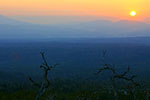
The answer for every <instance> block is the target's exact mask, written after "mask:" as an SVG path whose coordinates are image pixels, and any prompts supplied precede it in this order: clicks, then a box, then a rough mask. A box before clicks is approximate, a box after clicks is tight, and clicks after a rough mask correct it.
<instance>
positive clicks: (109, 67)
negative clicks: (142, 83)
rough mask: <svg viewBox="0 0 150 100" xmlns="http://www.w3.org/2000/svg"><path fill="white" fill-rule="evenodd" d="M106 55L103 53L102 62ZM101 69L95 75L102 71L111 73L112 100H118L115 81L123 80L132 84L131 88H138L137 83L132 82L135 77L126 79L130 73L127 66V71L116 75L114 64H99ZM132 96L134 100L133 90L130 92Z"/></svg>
mask: <svg viewBox="0 0 150 100" xmlns="http://www.w3.org/2000/svg"><path fill="white" fill-rule="evenodd" d="M105 55H106V50H105V51H104V52H103V56H102V57H103V60H104V56H105ZM101 66H102V68H100V69H99V70H98V72H97V74H100V73H101V72H102V71H105V70H108V71H111V72H112V76H111V77H110V80H111V83H112V87H113V92H114V100H118V89H117V84H116V80H117V79H121V80H125V81H128V82H130V83H132V85H133V87H136V86H139V84H138V83H136V82H135V81H134V78H135V77H136V76H135V75H132V76H131V77H128V76H127V74H128V73H129V71H130V67H129V66H128V68H127V70H126V71H125V72H123V73H118V72H117V71H116V69H115V67H116V66H115V65H114V64H107V63H104V64H101ZM132 95H133V98H134V100H136V95H135V91H134V88H133V90H132Z"/></svg>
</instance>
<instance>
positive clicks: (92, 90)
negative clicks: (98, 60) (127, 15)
mask: <svg viewBox="0 0 150 100" xmlns="http://www.w3.org/2000/svg"><path fill="white" fill-rule="evenodd" d="M105 54H106V52H103V58H104V56H105ZM41 56H42V59H43V63H42V64H41V66H40V68H41V69H42V70H43V71H44V75H43V78H42V81H40V82H39V81H34V80H33V79H32V78H31V77H29V81H30V83H32V86H33V87H31V85H29V83H23V84H22V85H16V84H15V83H14V84H3V85H2V84H1V85H0V86H1V87H0V100H150V90H149V86H144V85H141V83H138V82H136V81H135V78H136V76H135V75H127V74H128V73H129V71H130V67H128V69H127V70H126V71H124V72H123V73H119V72H117V70H116V69H115V65H114V64H108V63H105V62H104V59H102V61H103V63H102V65H101V68H100V69H99V70H98V72H96V73H95V75H98V74H100V73H102V72H103V71H105V70H107V71H110V72H111V73H112V74H111V75H110V80H109V81H106V82H105V84H104V82H102V81H103V80H99V81H97V82H95V80H80V79H78V80H74V79H72V80H62V79H56V80H51V81H49V80H48V73H49V71H51V70H52V69H53V68H55V67H56V65H57V64H55V65H52V66H51V65H49V64H48V63H47V61H46V58H45V56H44V53H43V52H41ZM93 74H94V73H93ZM106 83H107V84H106ZM17 84H18V83H17ZM20 84H21V83H20Z"/></svg>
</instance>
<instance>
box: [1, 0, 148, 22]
mask: <svg viewBox="0 0 150 100" xmlns="http://www.w3.org/2000/svg"><path fill="white" fill-rule="evenodd" d="M149 6H150V0H0V14H1V15H6V16H50V15H55V16H109V17H117V18H120V19H136V20H144V19H146V18H150V13H149V12H150V7H149ZM132 10H135V11H136V12H137V16H136V17H134V18H133V17H131V16H129V13H130V11H132Z"/></svg>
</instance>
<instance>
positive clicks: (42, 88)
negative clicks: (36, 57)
mask: <svg viewBox="0 0 150 100" xmlns="http://www.w3.org/2000/svg"><path fill="white" fill-rule="evenodd" d="M40 54H41V57H42V59H43V63H42V64H41V66H40V68H41V69H43V70H44V75H43V80H42V82H41V84H39V83H37V82H35V81H34V80H33V79H32V78H31V77H29V80H30V82H31V83H32V85H33V86H35V87H37V88H39V91H38V93H37V95H36V97H35V100H39V99H40V97H41V96H42V95H43V94H44V93H45V92H46V90H47V88H48V87H49V85H50V82H49V80H48V72H49V71H50V70H51V69H52V68H55V67H56V65H57V64H54V65H53V66H50V65H48V63H47V61H46V59H45V55H44V52H40Z"/></svg>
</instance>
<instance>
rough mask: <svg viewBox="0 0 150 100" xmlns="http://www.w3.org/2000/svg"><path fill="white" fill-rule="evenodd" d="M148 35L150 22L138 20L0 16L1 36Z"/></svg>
mask: <svg viewBox="0 0 150 100" xmlns="http://www.w3.org/2000/svg"><path fill="white" fill-rule="evenodd" d="M141 36H142V37H143V36H144V37H148V36H150V24H147V23H144V22H138V21H129V20H120V21H117V22H112V21H109V20H95V21H87V22H78V23H69V24H50V25H49V24H45V25H44V24H33V23H28V22H23V21H18V20H16V19H12V18H9V17H6V16H2V15H1V16H0V38H1V39H2V38H50V37H141Z"/></svg>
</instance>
